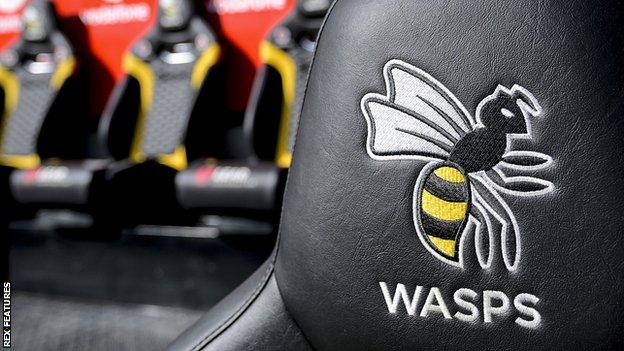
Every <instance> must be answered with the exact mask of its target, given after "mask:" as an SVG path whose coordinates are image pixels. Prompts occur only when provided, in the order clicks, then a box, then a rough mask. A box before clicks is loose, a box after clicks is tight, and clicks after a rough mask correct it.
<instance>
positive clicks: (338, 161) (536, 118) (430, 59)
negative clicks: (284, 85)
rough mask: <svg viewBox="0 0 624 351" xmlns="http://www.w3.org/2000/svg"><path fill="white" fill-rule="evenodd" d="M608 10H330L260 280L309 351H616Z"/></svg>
mask: <svg viewBox="0 0 624 351" xmlns="http://www.w3.org/2000/svg"><path fill="white" fill-rule="evenodd" d="M623 11H624V9H623V8H622V6H621V4H619V1H617V0H605V1H600V2H587V1H581V0H572V1H565V2H561V1H555V0H547V1H539V2H535V1H530V0H516V1H510V0H505V1H501V0H484V1H478V2H471V1H413V0H339V1H337V2H336V3H335V4H334V5H333V9H332V10H331V12H330V13H329V15H328V18H327V19H326V22H325V25H324V28H323V29H322V32H321V34H320V40H319V42H318V45H317V51H316V56H315V59H314V63H313V66H312V69H311V74H310V77H309V81H308V86H307V92H306V96H305V101H304V104H303V109H302V115H301V121H300V126H299V133H298V137H297V141H296V146H295V152H294V159H293V166H292V168H291V171H290V175H289V180H288V185H287V190H286V195H285V200H284V210H283V216H282V222H281V226H280V231H281V239H280V242H279V247H278V251H277V259H276V266H275V267H276V268H275V272H276V280H277V284H278V287H279V290H280V293H281V296H282V297H283V299H284V301H285V305H286V309H287V310H288V312H289V313H290V314H291V315H292V317H293V319H294V320H295V321H296V324H297V325H298V326H299V327H300V328H301V330H302V332H303V334H304V335H305V337H306V340H308V341H309V342H310V344H311V345H312V346H313V347H314V348H315V349H319V350H329V349H345V350H347V349H349V350H352V349H353V350H363V349H367V350H380V349H393V350H399V349H408V348H410V349H414V348H417V349H429V348H433V347H446V348H449V349H554V348H556V349H567V348H575V349H576V348H579V347H581V348H590V347H591V348H599V349H602V348H618V347H622V345H623V344H622V342H623V337H624V335H623V334H624V328H623V323H624V299H623V297H624V236H622V228H624V216H622V211H624V205H623V204H622V203H623V202H622V194H623V190H624V162H623V161H624V160H623V158H624V157H623V155H624V152H622V147H623V146H624V145H623V140H624V139H623V137H622V136H623V135H624V93H623V92H624V90H623V89H622V87H623V86H624V50H622V48H623V47H624V28H623V27H622V25H621V23H622V20H623V19H624V18H623V17H624V16H623Z"/></svg>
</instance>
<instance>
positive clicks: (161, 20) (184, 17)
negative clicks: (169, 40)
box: [158, 0, 194, 32]
mask: <svg viewBox="0 0 624 351" xmlns="http://www.w3.org/2000/svg"><path fill="white" fill-rule="evenodd" d="M193 15H194V11H193V4H192V3H191V2H190V0H159V1H158V25H159V27H160V29H161V30H163V31H165V32H169V31H170V32H175V31H180V30H184V29H185V28H187V27H188V25H189V23H190V22H191V18H192V16H193Z"/></svg>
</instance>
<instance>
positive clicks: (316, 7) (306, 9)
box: [297, 0, 332, 18]
mask: <svg viewBox="0 0 624 351" xmlns="http://www.w3.org/2000/svg"><path fill="white" fill-rule="evenodd" d="M331 3H332V2H331V1H330V0H299V1H297V12H299V13H300V14H301V15H302V16H304V17H321V18H322V17H324V16H325V14H326V13H327V11H328V10H329V7H330V5H331Z"/></svg>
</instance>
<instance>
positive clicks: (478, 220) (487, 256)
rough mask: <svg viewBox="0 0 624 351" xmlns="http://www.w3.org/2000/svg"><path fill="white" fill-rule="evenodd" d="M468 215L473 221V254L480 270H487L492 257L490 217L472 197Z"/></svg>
mask: <svg viewBox="0 0 624 351" xmlns="http://www.w3.org/2000/svg"><path fill="white" fill-rule="evenodd" d="M470 214H471V216H472V217H473V219H474V225H475V232H474V245H475V254H476V256H477V260H478V261H479V265H480V266H481V268H483V269H487V268H489V267H490V266H491V264H492V259H493V257H494V252H493V251H494V245H493V240H494V230H493V229H492V220H491V218H490V215H489V214H488V212H487V211H486V209H485V208H484V207H483V205H482V204H480V203H479V200H478V199H477V196H474V197H473V202H472V208H471V211H470Z"/></svg>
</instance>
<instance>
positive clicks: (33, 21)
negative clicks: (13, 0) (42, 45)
mask: <svg viewBox="0 0 624 351" xmlns="http://www.w3.org/2000/svg"><path fill="white" fill-rule="evenodd" d="M21 20H22V39H23V40H24V41H26V42H36V43H39V42H44V41H48V40H49V38H50V35H51V33H52V32H53V31H54V30H55V29H56V14H55V12H54V8H53V6H52V3H50V2H49V1H47V0H33V1H31V2H30V4H29V5H28V6H27V7H26V9H24V13H23V14H22V19H21Z"/></svg>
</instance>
